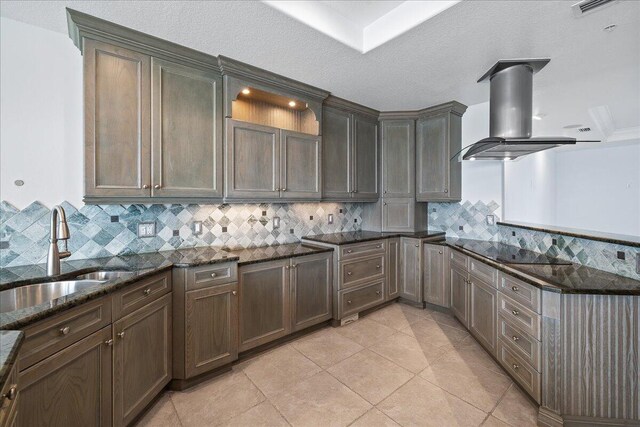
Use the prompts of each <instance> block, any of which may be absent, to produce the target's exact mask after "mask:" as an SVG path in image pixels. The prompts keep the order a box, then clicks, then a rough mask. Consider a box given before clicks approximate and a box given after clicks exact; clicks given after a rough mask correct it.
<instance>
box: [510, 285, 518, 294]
mask: <svg viewBox="0 0 640 427" xmlns="http://www.w3.org/2000/svg"><path fill="white" fill-rule="evenodd" d="M511 290H512V291H513V292H518V291H519V290H520V288H518V287H517V286H516V285H513V286H512V287H511Z"/></svg>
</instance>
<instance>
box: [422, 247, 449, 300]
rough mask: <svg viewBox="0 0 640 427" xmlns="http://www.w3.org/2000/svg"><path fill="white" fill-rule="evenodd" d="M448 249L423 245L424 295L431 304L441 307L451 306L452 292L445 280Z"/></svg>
mask: <svg viewBox="0 0 640 427" xmlns="http://www.w3.org/2000/svg"><path fill="white" fill-rule="evenodd" d="M445 252H446V249H445V247H444V246H442V245H433V244H428V243H425V244H424V245H423V256H424V260H423V267H424V268H423V271H422V282H423V295H424V300H425V301H426V302H428V303H430V304H435V305H439V306H441V307H449V306H450V305H451V292H450V290H449V286H448V282H447V280H446V278H445V276H446V275H445V260H446V254H445Z"/></svg>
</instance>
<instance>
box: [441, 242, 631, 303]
mask: <svg viewBox="0 0 640 427" xmlns="http://www.w3.org/2000/svg"><path fill="white" fill-rule="evenodd" d="M442 244H443V245H446V246H449V247H451V248H454V249H457V250H459V251H461V252H462V253H464V254H466V255H469V256H471V257H472V258H475V259H477V260H479V261H482V262H484V263H486V264H489V265H491V266H493V267H495V268H496V269H498V270H500V271H503V272H505V273H507V274H510V275H512V276H515V277H517V278H518V279H520V280H522V281H524V282H527V283H529V284H531V285H533V286H536V287H538V288H540V289H542V290H545V291H551V292H559V293H565V294H602V295H640V280H635V279H631V278H628V277H624V276H619V275H617V274H613V273H609V272H606V271H602V270H597V269H595V268H591V267H587V266H584V265H579V264H573V263H570V262H567V261H561V262H562V263H558V260H557V259H554V258H550V257H547V256H545V255H540V254H537V253H535V252H534V253H533V254H535V255H538V256H537V257H534V258H533V259H529V260H530V261H532V262H538V263H535V264H522V263H515V264H514V263H507V262H504V261H502V260H500V259H498V258H497V257H496V254H504V253H507V254H511V253H519V251H520V248H517V247H515V246H509V245H505V244H504V243H500V242H488V241H482V240H466V239H452V238H447V239H446V240H445V241H442ZM505 251H506V252H505ZM527 252H531V251H527ZM526 256H527V257H529V256H531V255H529V254H527V255H526ZM542 261H550V262H555V264H540V262H542Z"/></svg>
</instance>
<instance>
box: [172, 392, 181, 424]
mask: <svg viewBox="0 0 640 427" xmlns="http://www.w3.org/2000/svg"><path fill="white" fill-rule="evenodd" d="M173 393H174V392H171V394H173ZM171 394H169V396H168V397H169V402H171V407H172V408H173V412H175V414H176V417H177V418H178V422H179V423H180V426H181V427H184V424H183V423H182V420H181V419H180V413H179V412H178V408H176V404H175V403H173V399H172V398H171Z"/></svg>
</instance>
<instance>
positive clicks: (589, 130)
mask: <svg viewBox="0 0 640 427" xmlns="http://www.w3.org/2000/svg"><path fill="white" fill-rule="evenodd" d="M578 132H591V128H580V129H578Z"/></svg>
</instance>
